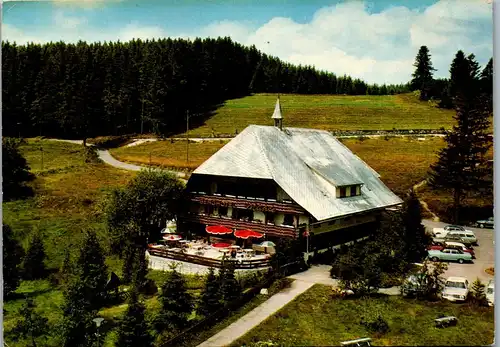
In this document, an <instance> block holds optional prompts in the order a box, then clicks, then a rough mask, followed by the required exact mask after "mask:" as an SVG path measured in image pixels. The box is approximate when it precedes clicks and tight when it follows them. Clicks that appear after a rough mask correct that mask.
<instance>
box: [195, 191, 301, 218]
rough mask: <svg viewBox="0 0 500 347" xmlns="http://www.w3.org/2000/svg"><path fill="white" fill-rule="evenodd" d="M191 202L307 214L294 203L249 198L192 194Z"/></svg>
mask: <svg viewBox="0 0 500 347" xmlns="http://www.w3.org/2000/svg"><path fill="white" fill-rule="evenodd" d="M190 200H191V201H193V202H197V203H200V204H204V205H213V206H226V207H229V206H230V207H235V208H240V209H245V210H253V211H262V212H282V213H290V214H305V213H306V212H305V211H304V209H303V208H302V207H300V206H299V205H297V204H295V203H293V202H277V201H271V200H269V199H268V200H264V199H256V198H247V197H229V196H219V195H198V194H196V193H192V194H191V197H190Z"/></svg>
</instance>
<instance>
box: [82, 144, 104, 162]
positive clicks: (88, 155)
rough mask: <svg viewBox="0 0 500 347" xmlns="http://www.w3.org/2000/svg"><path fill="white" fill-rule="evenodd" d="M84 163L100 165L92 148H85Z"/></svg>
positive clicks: (95, 151) (99, 160) (97, 156)
mask: <svg viewBox="0 0 500 347" xmlns="http://www.w3.org/2000/svg"><path fill="white" fill-rule="evenodd" d="M84 155H85V162H86V163H100V162H101V159H99V155H98V154H97V150H96V149H95V148H94V147H85V153H84Z"/></svg>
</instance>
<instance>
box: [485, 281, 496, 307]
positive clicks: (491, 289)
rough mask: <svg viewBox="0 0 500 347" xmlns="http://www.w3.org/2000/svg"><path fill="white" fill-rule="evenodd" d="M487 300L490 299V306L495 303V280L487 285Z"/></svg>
mask: <svg viewBox="0 0 500 347" xmlns="http://www.w3.org/2000/svg"><path fill="white" fill-rule="evenodd" d="M486 300H488V305H490V306H493V305H494V304H495V282H494V281H493V280H491V281H490V283H488V286H487V287H486Z"/></svg>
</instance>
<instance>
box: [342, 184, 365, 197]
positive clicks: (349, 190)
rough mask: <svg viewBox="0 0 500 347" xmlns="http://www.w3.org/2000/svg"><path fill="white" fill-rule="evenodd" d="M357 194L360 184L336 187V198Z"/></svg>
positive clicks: (359, 190) (359, 193) (359, 191)
mask: <svg viewBox="0 0 500 347" xmlns="http://www.w3.org/2000/svg"><path fill="white" fill-rule="evenodd" d="M358 195H361V185H360V184H354V185H349V186H340V187H337V198H346V197H349V196H358Z"/></svg>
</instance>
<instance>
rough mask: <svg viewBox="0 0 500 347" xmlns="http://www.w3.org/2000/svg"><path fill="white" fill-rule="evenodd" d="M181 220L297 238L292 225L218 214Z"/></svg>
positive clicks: (193, 216) (191, 215)
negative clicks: (245, 219)
mask: <svg viewBox="0 0 500 347" xmlns="http://www.w3.org/2000/svg"><path fill="white" fill-rule="evenodd" d="M180 219H181V221H185V222H194V223H201V224H206V225H223V226H225V227H227V228H231V229H250V230H255V231H258V232H259V233H263V234H266V235H267V236H274V237H287V238H297V236H298V231H297V229H295V228H294V227H286V226H279V225H273V224H265V223H258V222H246V221H242V220H238V219H230V218H222V217H218V216H207V215H197V214H188V215H185V216H183V217H181V218H180Z"/></svg>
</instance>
